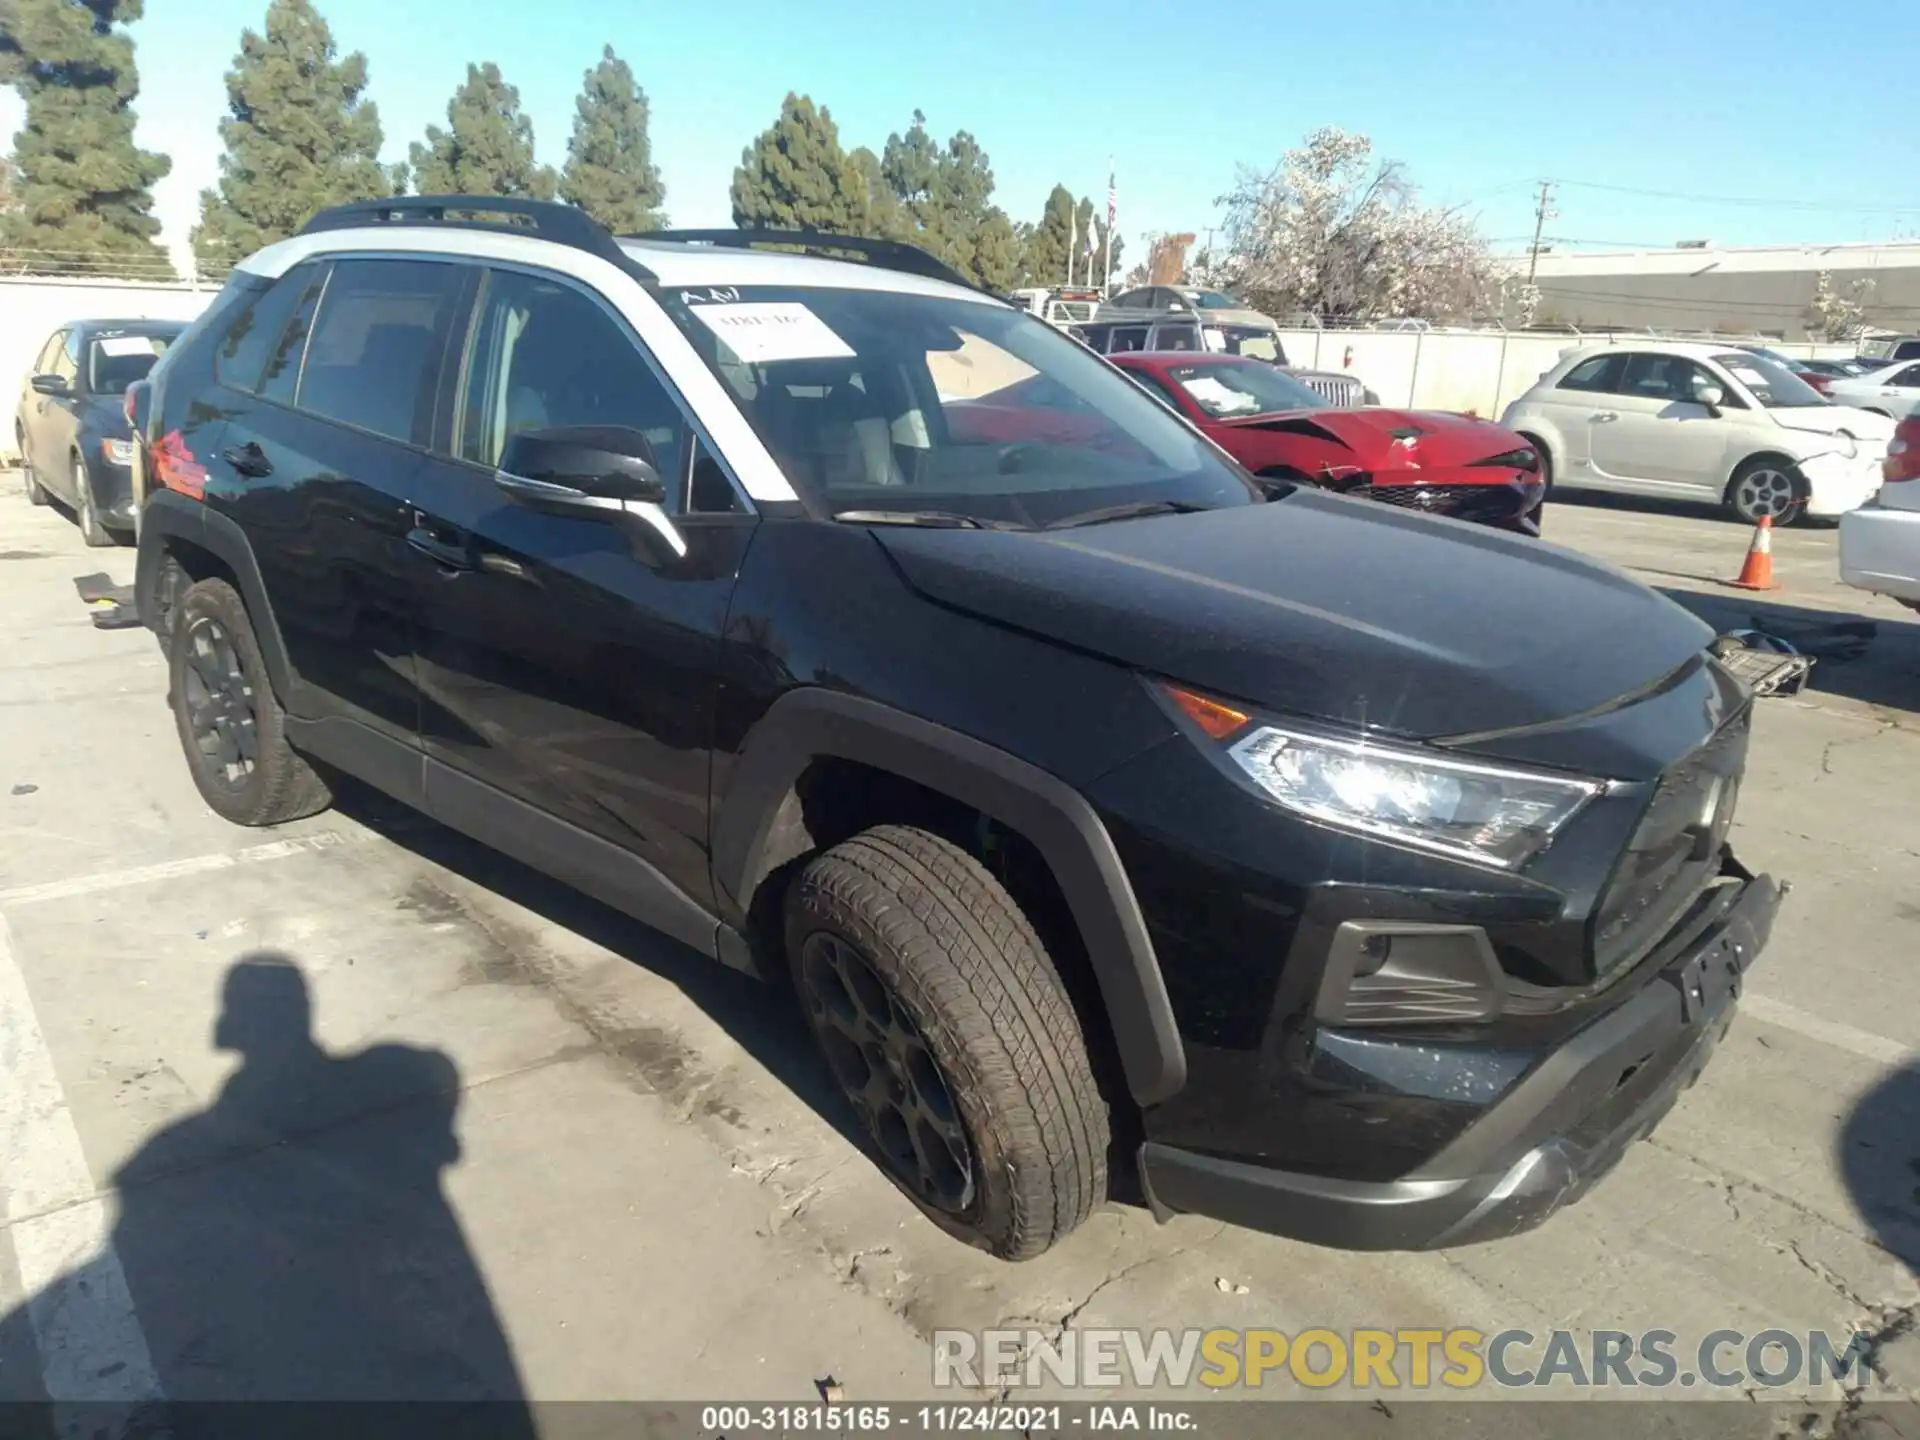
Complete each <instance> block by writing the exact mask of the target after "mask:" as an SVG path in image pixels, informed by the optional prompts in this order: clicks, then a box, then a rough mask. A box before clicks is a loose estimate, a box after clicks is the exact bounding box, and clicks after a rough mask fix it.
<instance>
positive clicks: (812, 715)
mask: <svg viewBox="0 0 1920 1440" xmlns="http://www.w3.org/2000/svg"><path fill="white" fill-rule="evenodd" d="M823 757H832V758H836V759H845V760H853V761H858V762H859V763H861V764H865V765H871V766H873V767H875V768H877V769H880V770H885V771H888V772H890V773H892V774H895V775H898V776H900V777H901V778H902V779H905V780H911V781H913V782H914V783H916V784H919V785H924V786H926V787H927V788H928V789H931V790H936V791H938V792H940V793H941V794H943V795H947V796H950V797H952V798H953V799H955V800H958V801H960V802H961V803H962V804H965V805H969V806H971V807H973V808H974V809H976V810H979V811H981V812H982V813H984V814H987V815H990V816H992V817H993V818H994V819H995V820H997V821H999V822H1000V823H1002V824H1004V825H1007V826H1009V827H1011V828H1012V829H1014V830H1017V831H1019V832H1020V833H1021V834H1022V835H1024V836H1025V837H1026V838H1027V839H1028V840H1029V841H1031V842H1032V843H1033V845H1034V846H1035V847H1036V848H1037V849H1038V850H1039V852H1040V854H1041V856H1042V858H1044V859H1045V860H1046V862H1047V864H1048V865H1049V866H1051V867H1052V870H1053V874H1054V878H1055V879H1056V880H1057V881H1058V882H1059V885H1060V889H1061V891H1062V892H1063V893H1064V895H1065V896H1066V900H1067V904H1068V906H1069V908H1070V909H1071V910H1072V912H1073V918H1074V922H1075V924H1077V925H1078V926H1079V929H1080V934H1081V937H1082V939H1083V941H1084V942H1085V945H1086V951H1087V956H1088V959H1089V961H1090V962H1091V964H1092V968H1093V973H1094V978H1095V980H1096V981H1097V983H1098V984H1099V987H1100V998H1101V1002H1102V1004H1103V1005H1104V1006H1105V1007H1106V1012H1107V1018H1108V1022H1109V1024H1110V1025H1111V1027H1112V1031H1113V1038H1114V1042H1115V1045H1116V1047H1117V1048H1118V1050H1119V1056H1120V1063H1121V1066H1122V1068H1123V1070H1124V1072H1125V1075H1126V1081H1127V1089H1128V1090H1129V1092H1131V1094H1132V1095H1133V1098H1134V1099H1135V1100H1136V1101H1137V1102H1138V1103H1140V1104H1141V1105H1152V1104H1157V1103H1159V1102H1161V1101H1164V1100H1166V1099H1168V1098H1169V1097H1171V1096H1172V1095H1174V1094H1175V1093H1176V1092H1178V1091H1179V1090H1180V1089H1181V1087H1182V1086H1184V1085H1185V1084H1186V1079H1187V1059H1186V1051H1185V1048H1184V1047H1183V1046H1182V1044H1181V1040H1180V1032H1179V1029H1178V1028H1177V1026H1176V1025H1175V1023H1174V1017H1173V1006H1172V1003H1171V1002H1170V1001H1169V1000H1168V998H1167V987H1166V983H1165V981H1164V980H1163V979H1162V977H1161V974H1160V962H1159V960H1158V959H1157V958H1156V956H1155V955H1154V951H1153V941H1152V938H1151V937H1150V936H1149V934H1148V932H1147V925H1146V920H1145V918H1144V917H1143V916H1142V915H1141V913H1140V904H1139V901H1138V900H1137V899H1136V898H1135V896H1134V893H1133V886H1132V883H1131V882H1130V881H1129V880H1128V879H1127V873H1126V870H1125V868H1124V867H1123V866H1122V865H1121V863H1120V855H1119V852H1118V851H1117V850H1115V848H1114V844H1113V839H1112V837H1111V836H1110V835H1109V834H1108V833H1107V828H1106V826H1105V825H1104V824H1103V823H1102V822H1101V820H1100V817H1099V815H1098V814H1096V813H1095V811H1094V809H1093V807H1092V806H1091V805H1089V804H1088V803H1087V801H1086V800H1085V799H1084V798H1083V797H1082V796H1081V795H1080V794H1079V793H1078V792H1077V791H1075V790H1074V789H1073V788H1072V787H1071V786H1069V785H1067V784H1066V783H1065V782H1063V781H1061V780H1060V779H1058V778H1056V777H1055V776H1053V775H1050V774H1048V773H1047V772H1046V771H1044V770H1041V769H1040V768H1038V767H1037V766H1034V765H1031V764H1029V763H1027V762H1026V761H1024V760H1021V759H1019V758H1018V757H1016V756H1013V755H1010V754H1008V753H1007V752H1006V751H1004V750H1000V749H997V748H995V747H994V746H991V745H987V744H984V743H982V742H981V741H979V740H975V739H973V738H971V737H969V736H966V735H962V734H960V733H959V732H958V731H956V730H949V729H947V728H946V727H945V726H942V725H936V724H934V723H932V722H931V721H927V720H922V719H920V718H919V717H917V716H913V715H908V714H906V713H904V712H902V711H899V710H896V709H894V708H893V707H891V706H889V705H884V704H881V703H879V702H877V701H873V700H866V699H862V698H860V697H858V696H852V695H844V694H840V693H838V692H835V691H830V690H824V689H819V688H817V687H807V688H802V689H798V690H790V691H788V692H787V693H786V694H785V695H782V696H781V697H780V698H779V699H778V700H776V701H775V702H774V703H773V704H772V705H771V706H770V707H769V708H768V710H767V712H766V714H765V715H764V716H762V717H761V719H760V721H759V723H758V724H756V725H755V726H754V727H753V730H752V732H751V733H750V734H749V735H748V737H747V743H746V745H745V748H744V749H743V751H742V753H741V756H740V760H739V762H738V764H737V765H736V767H735V769H734V773H733V778H732V781H731V784H730V785H729V787H728V790H727V795H726V799H725V802H724V803H723V804H722V806H721V807H720V810H719V813H718V814H717V815H716V816H715V817H714V830H713V866H714V879H715V880H716V882H717V883H718V884H719V886H720V888H721V891H722V893H723V894H728V895H732V896H734V897H737V898H738V899H739V900H740V901H741V903H742V904H745V903H746V902H747V901H748V899H749V898H750V897H751V896H752V894H753V891H754V890H755V888H756V887H757V886H758V885H759V884H760V882H761V881H762V880H764V879H765V878H766V877H767V875H768V874H770V873H771V872H772V871H773V870H774V869H775V868H777V866H778V865H779V864H781V863H783V862H784V860H785V859H788V858H791V856H792V854H793V853H797V852H795V851H794V849H793V847H792V842H791V827H793V826H794V825H796V824H797V823H798V821H799V816H798V804H797V800H796V797H795V792H794V785H795V782H796V781H798V780H799V778H800V776H801V774H802V772H803V771H804V770H805V769H806V767H807V765H808V764H809V763H810V762H811V761H813V760H815V759H816V758H823ZM783 848H784V849H785V851H786V853H782V852H783Z"/></svg>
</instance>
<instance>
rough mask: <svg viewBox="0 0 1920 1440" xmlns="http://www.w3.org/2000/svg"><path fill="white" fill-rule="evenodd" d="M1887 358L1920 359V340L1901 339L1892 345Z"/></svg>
mask: <svg viewBox="0 0 1920 1440" xmlns="http://www.w3.org/2000/svg"><path fill="white" fill-rule="evenodd" d="M1887 358H1888V359H1889V360H1920V340H1902V341H1901V342H1900V343H1899V344H1898V345H1896V346H1894V347H1893V353H1892V354H1891V355H1889V356H1888V357H1887Z"/></svg>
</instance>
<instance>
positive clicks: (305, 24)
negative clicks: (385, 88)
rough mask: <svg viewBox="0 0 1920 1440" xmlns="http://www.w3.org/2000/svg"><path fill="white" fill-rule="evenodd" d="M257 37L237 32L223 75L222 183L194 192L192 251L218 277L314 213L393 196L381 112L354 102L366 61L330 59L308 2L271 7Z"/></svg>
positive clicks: (329, 44) (292, 0) (328, 40)
mask: <svg viewBox="0 0 1920 1440" xmlns="http://www.w3.org/2000/svg"><path fill="white" fill-rule="evenodd" d="M265 31H266V33H265V34H264V35H261V34H256V33H254V32H253V31H252V30H244V31H242V32H241V34H240V53H239V54H238V55H236V56H235V57H234V61H233V68H232V69H231V70H229V71H228V72H227V111H228V113H227V118H226V119H224V120H222V121H221V122H220V138H221V139H222V140H223V141H224V142H225V143H226V147H227V149H226V153H225V154H224V155H222V156H221V157H220V185H219V188H218V189H217V190H203V191H201V192H200V223H199V225H198V226H196V227H195V228H194V232H193V253H194V258H195V260H196V261H197V262H198V263H199V266H200V268H201V269H202V271H211V272H215V273H217V272H219V271H221V270H224V269H226V268H227V267H229V266H231V265H233V264H234V263H235V262H236V261H238V260H241V259H243V258H244V257H245V256H247V255H249V254H251V253H252V252H253V251H255V250H258V249H259V248H260V247H261V246H262V245H270V244H272V243H273V242H274V241H276V240H282V239H285V238H286V237H287V236H289V235H291V234H293V233H294V232H295V231H296V230H298V229H299V228H300V226H301V225H302V224H303V223H305V221H306V220H307V218H308V217H309V216H311V215H312V214H313V213H314V212H315V211H316V210H324V209H326V208H327V207H328V206H329V205H343V204H346V203H347V202H349V201H353V200H372V199H377V198H380V197H383V196H386V195H390V194H392V193H393V181H392V177H391V176H390V175H389V173H388V171H387V170H386V169H385V168H384V167H383V166H382V165H381V164H380V139H381V136H380V114H379V111H378V110H376V109H375V108H374V105H373V102H372V101H370V100H365V101H363V100H362V99H361V98H360V97H361V94H362V92H364V91H365V89H366V85H367V60H366V57H365V56H364V55H361V54H359V53H358V52H355V53H354V54H352V55H348V56H347V57H346V58H345V59H337V58H336V55H337V52H336V50H335V48H334V43H333V33H332V32H331V31H330V30H329V29H328V28H327V22H326V20H325V19H323V18H322V17H321V15H320V14H319V12H318V11H316V10H315V9H314V8H313V5H312V3H311V0H272V3H271V4H269V5H268V6H267V21H266V27H265Z"/></svg>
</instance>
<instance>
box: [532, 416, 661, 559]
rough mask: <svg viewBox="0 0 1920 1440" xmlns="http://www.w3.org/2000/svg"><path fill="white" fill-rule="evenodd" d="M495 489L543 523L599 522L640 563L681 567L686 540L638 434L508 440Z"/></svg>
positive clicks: (608, 430)
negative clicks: (628, 545)
mask: <svg viewBox="0 0 1920 1440" xmlns="http://www.w3.org/2000/svg"><path fill="white" fill-rule="evenodd" d="M494 483H495V484H496V485H497V486H499V488H500V490H501V491H502V492H503V493H504V494H506V495H507V496H508V497H509V498H510V499H512V500H514V501H516V502H517V503H519V504H521V505H524V506H526V507H527V508H528V509H529V510H538V511H540V512H541V513H542V514H546V515H564V516H568V517H571V518H573V519H576V520H599V521H603V522H605V523H607V524H610V525H612V526H614V528H616V529H618V530H620V531H621V532H622V533H623V534H625V535H626V536H627V538H628V539H629V540H631V541H632V542H633V543H634V547H635V550H636V552H639V553H640V554H641V556H642V558H646V559H652V560H656V561H660V560H667V559H679V558H680V557H682V556H684V555H685V554H686V553H687V541H686V537H685V536H684V535H682V534H681V533H680V529H679V527H678V526H676V525H675V524H674V523H673V520H672V518H671V517H670V516H669V515H668V514H667V512H666V508H665V506H666V499H667V486H666V482H665V481H664V480H662V479H661V478H660V472H659V471H658V470H657V469H656V468H655V467H654V460H653V446H652V445H651V444H649V443H648V441H647V437H646V436H645V435H642V434H641V433H640V432H639V431H638V430H628V429H624V428H621V427H618V426H605V425H567V426H555V427H553V428H551V429H546V430H525V431H522V432H521V433H520V434H518V435H514V436H511V437H509V438H508V440H507V443H506V448H505V449H504V450H503V451H502V452H501V455H500V468H499V470H498V471H497V472H496V474H495V475H494Z"/></svg>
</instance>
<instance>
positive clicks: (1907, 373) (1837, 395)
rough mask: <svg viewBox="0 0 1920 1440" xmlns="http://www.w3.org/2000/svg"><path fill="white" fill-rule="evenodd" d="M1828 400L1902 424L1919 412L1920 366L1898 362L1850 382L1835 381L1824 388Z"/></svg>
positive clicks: (1917, 363) (1907, 362)
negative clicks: (1899, 421) (1871, 412)
mask: <svg viewBox="0 0 1920 1440" xmlns="http://www.w3.org/2000/svg"><path fill="white" fill-rule="evenodd" d="M1827 398H1828V399H1830V400H1832V401H1833V403H1834V404H1836V405H1851V406H1852V407H1853V408H1854V409H1856V410H1871V411H1873V412H1874V413H1875V414H1879V415H1885V416H1887V417H1888V418H1889V419H1893V420H1903V419H1905V418H1906V417H1907V416H1909V415H1911V414H1913V413H1914V412H1915V411H1916V410H1920V362H1916V361H1913V360H1901V361H1897V362H1896V363H1894V364H1892V365H1883V366H1881V367H1880V368H1879V369H1878V370H1869V371H1868V372H1867V373H1866V374H1865V375H1859V376H1855V377H1854V378H1853V379H1850V380H1835V381H1834V382H1833V383H1832V384H1831V385H1829V386H1828V387H1827Z"/></svg>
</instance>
